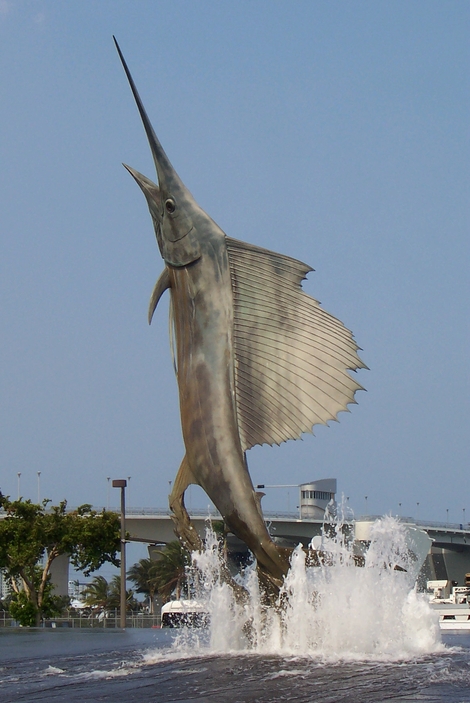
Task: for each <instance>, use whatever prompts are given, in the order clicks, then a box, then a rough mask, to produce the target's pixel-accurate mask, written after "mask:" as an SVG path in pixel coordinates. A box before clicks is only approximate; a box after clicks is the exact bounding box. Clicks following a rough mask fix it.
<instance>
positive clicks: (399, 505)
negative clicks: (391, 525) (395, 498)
mask: <svg viewBox="0 0 470 703" xmlns="http://www.w3.org/2000/svg"><path fill="white" fill-rule="evenodd" d="M398 507H399V508H400V517H401V503H398Z"/></svg>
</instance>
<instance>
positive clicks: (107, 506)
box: [106, 476, 111, 510]
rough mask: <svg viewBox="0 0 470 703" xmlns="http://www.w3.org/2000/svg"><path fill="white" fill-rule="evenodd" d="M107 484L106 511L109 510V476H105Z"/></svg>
mask: <svg viewBox="0 0 470 703" xmlns="http://www.w3.org/2000/svg"><path fill="white" fill-rule="evenodd" d="M106 480H107V482H108V490H107V491H106V510H109V482H110V481H111V476H106Z"/></svg>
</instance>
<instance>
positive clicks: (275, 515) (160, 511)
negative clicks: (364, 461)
mask: <svg viewBox="0 0 470 703" xmlns="http://www.w3.org/2000/svg"><path fill="white" fill-rule="evenodd" d="M76 509H77V508H76V507H67V512H73V511H74V510H76ZM92 510H95V511H96V512H101V511H102V510H110V511H111V512H115V513H120V508H117V507H114V506H112V507H109V508H105V507H103V506H92ZM188 512H189V514H190V516H191V517H192V518H199V519H203V520H204V519H207V520H211V519H214V520H221V519H222V516H221V514H220V513H219V511H218V510H217V508H215V507H214V506H210V507H209V508H194V510H191V509H190V510H188ZM170 515H171V511H170V510H169V509H168V508H148V507H147V508H146V507H143V508H140V507H136V508H130V507H126V516H127V517H139V516H142V517H152V516H155V517H163V518H166V517H170ZM2 517H5V513H4V512H3V510H1V509H0V518H2ZM394 517H396V519H397V520H399V521H400V522H404V523H407V524H412V525H418V526H419V527H425V528H429V529H442V530H448V531H454V530H457V531H461V532H470V522H465V523H461V522H460V523H459V522H436V521H431V520H416V519H415V518H413V517H411V516H397V515H395V516H394ZM264 518H265V520H266V521H268V522H269V520H292V521H296V522H297V521H299V520H301V522H306V523H308V522H314V523H318V522H323V521H322V520H318V519H315V520H309V519H308V518H302V519H301V518H300V516H299V511H298V510H297V511H295V512H293V511H280V510H277V511H272V512H264ZM380 518H383V515H358V516H355V517H353V518H352V519H351V520H346V521H345V522H359V521H362V520H367V521H372V520H380Z"/></svg>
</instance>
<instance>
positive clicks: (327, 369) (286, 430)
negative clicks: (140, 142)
mask: <svg viewBox="0 0 470 703" xmlns="http://www.w3.org/2000/svg"><path fill="white" fill-rule="evenodd" d="M116 47H117V50H118V52H119V55H120V58H121V61H122V63H123V66H124V69H125V71H126V74H127V77H128V80H129V83H130V85H131V89H132V92H133V94H134V98H135V100H136V103H137V107H138V109H139V112H140V115H141V118H142V121H143V124H144V127H145V131H146V133H147V138H148V140H149V144H150V148H151V151H152V155H153V158H154V162H155V166H156V170H157V175H158V185H156V184H155V183H153V182H152V181H150V180H149V179H148V178H146V177H145V176H143V175H142V174H140V173H138V172H137V171H135V170H134V169H131V168H130V167H128V166H126V168H127V169H128V170H129V172H130V173H131V174H132V176H133V177H134V179H135V180H136V181H137V183H138V185H139V186H140V188H141V189H142V191H143V193H144V195H145V197H146V199H147V203H148V206H149V210H150V213H151V216H152V219H153V223H154V227H155V233H156V237H157V242H158V245H159V248H160V252H161V254H162V257H163V258H164V260H165V264H166V267H165V269H164V271H163V273H162V275H161V276H160V278H159V280H158V281H157V284H156V286H155V289H154V292H153V294H152V297H151V300H150V308H149V320H151V318H152V315H153V312H154V310H155V308H156V306H157V304H158V302H159V300H160V297H161V295H162V294H163V292H164V291H165V290H166V289H167V288H168V289H169V290H170V294H171V303H172V311H173V323H174V334H175V340H176V362H177V378H178V388H179V397H180V413H181V424H182V431H183V439H184V444H185V448H186V456H185V457H184V459H183V462H182V464H181V467H180V469H179V472H178V475H177V477H176V479H175V482H174V487H173V491H172V494H171V496H170V506H171V507H172V510H173V511H174V513H175V515H176V517H177V532H178V533H179V535H180V536H181V537H182V538H183V539H184V540H185V541H186V542H187V543H189V544H196V543H197V539H196V540H195V538H194V535H193V534H192V533H191V529H192V528H191V526H190V524H189V518H188V516H187V513H186V510H185V508H184V498H183V496H184V491H185V490H186V488H187V486H188V485H189V484H190V483H196V484H198V485H200V486H201V487H202V488H203V489H204V490H205V491H206V493H207V494H208V496H209V497H210V498H211V500H212V501H213V503H214V504H215V505H216V506H217V508H218V509H219V511H220V513H221V514H222V516H223V518H224V521H225V523H226V525H227V526H228V528H229V529H230V530H231V531H232V532H233V533H234V534H235V535H237V536H238V537H239V538H240V539H242V540H243V541H244V542H245V543H246V544H247V545H248V547H249V548H250V549H251V551H252V552H253V554H254V555H255V557H256V559H257V562H258V566H259V567H261V569H262V570H263V572H264V573H265V574H266V575H267V576H268V578H269V579H270V580H271V582H272V583H274V584H275V585H280V583H281V582H282V577H283V576H284V575H285V574H286V573H287V571H288V568H289V558H288V554H287V553H286V550H282V549H280V548H278V547H277V546H276V545H275V544H274V543H273V541H272V540H271V538H270V536H269V534H268V532H267V529H266V526H265V523H264V520H263V516H262V512H261V508H260V504H259V495H258V494H257V493H256V492H255V490H254V488H253V484H252V481H251V478H250V475H249V472H248V468H247V464H246V459H245V452H246V450H247V449H249V448H250V447H253V446H254V445H256V444H265V443H268V444H274V443H276V444H279V443H280V442H283V441H286V440H287V439H296V438H298V437H300V436H301V434H302V433H303V432H308V431H311V430H312V426H313V425H314V424H316V423H322V424H326V423H327V422H328V421H329V420H332V419H336V416H337V414H338V412H339V411H341V410H346V409H347V405H348V403H353V402H355V401H354V394H355V392H356V391H357V390H358V389H360V388H361V386H360V385H359V384H358V383H357V382H356V381H354V380H353V379H352V377H351V376H350V374H349V373H348V370H356V369H358V368H361V367H364V364H363V363H362V362H361V360H360V359H359V357H358V356H357V345H356V344H355V342H354V340H353V337H352V334H351V333H350V332H349V331H348V330H347V329H346V328H345V327H344V326H343V325H342V323H341V322H339V321H338V320H337V319H336V318H334V317H332V316H331V315H329V314H328V313H326V312H325V311H323V310H322V309H321V308H320V307H319V304H318V302H317V301H315V300H314V299H313V298H311V297H310V296H308V295H306V294H305V293H304V292H303V291H302V289H301V282H302V280H303V279H304V278H305V276H306V274H307V273H308V272H309V271H311V268H310V267H309V266H306V265H305V264H303V263H302V262H300V261H297V260H295V259H291V258H290V257H287V256H284V255H282V254H276V253H274V252H271V251H268V250H265V249H260V248H259V247H255V246H252V245H250V244H246V243H244V242H239V241H237V240H233V239H230V238H228V237H227V236H226V235H225V234H224V232H223V231H222V230H221V229H220V228H219V227H218V225H217V224H216V223H215V222H214V221H213V220H212V219H211V218H210V217H209V216H208V215H207V214H206V213H205V212H204V211H203V210H202V209H201V208H200V207H199V206H198V204H197V203H196V202H195V200H194V198H193V197H192V195H191V193H190V192H189V191H188V190H187V188H186V187H185V186H184V185H183V183H182V181H181V180H180V178H179V177H178V175H177V174H176V172H175V170H174V169H173V167H172V165H171V163H170V161H169V160H168V157H167V156H166V154H165V152H164V150H163V148H162V146H161V144H160V142H159V141H158V139H157V137H156V135H155V133H154V131H153V128H152V126H151V124H150V121H149V119H148V117H147V114H146V112H145V110H144V107H143V105H142V102H141V100H140V97H139V94H138V92H137V90H136V87H135V85H134V82H133V80H132V77H131V75H130V73H129V70H128V68H127V65H126V63H125V61H124V58H123V56H122V54H121V51H120V49H119V46H118V45H117V42H116Z"/></svg>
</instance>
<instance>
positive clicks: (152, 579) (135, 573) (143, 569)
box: [127, 559, 158, 615]
mask: <svg viewBox="0 0 470 703" xmlns="http://www.w3.org/2000/svg"><path fill="white" fill-rule="evenodd" d="M157 563H158V562H156V561H154V560H153V559H140V561H139V562H137V564H134V565H133V566H131V568H130V569H129V571H128V572H127V578H128V579H129V581H132V582H133V583H134V585H135V586H136V593H145V595H146V596H147V599H148V601H149V610H150V615H154V614H155V596H156V594H157V591H158V576H157V569H156V567H157Z"/></svg>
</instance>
